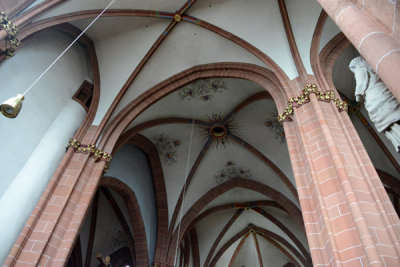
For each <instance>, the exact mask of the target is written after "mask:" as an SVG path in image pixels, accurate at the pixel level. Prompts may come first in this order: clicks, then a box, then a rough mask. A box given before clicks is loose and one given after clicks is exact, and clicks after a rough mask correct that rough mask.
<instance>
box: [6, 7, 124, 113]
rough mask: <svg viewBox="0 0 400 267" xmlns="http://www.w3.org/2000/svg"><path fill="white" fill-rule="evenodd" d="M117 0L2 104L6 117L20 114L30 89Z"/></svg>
mask: <svg viewBox="0 0 400 267" xmlns="http://www.w3.org/2000/svg"><path fill="white" fill-rule="evenodd" d="M115 1H116V0H112V1H111V2H110V3H109V4H108V5H107V6H106V7H105V8H104V9H103V11H101V12H100V14H99V15H97V17H96V18H95V19H94V20H93V21H92V22H91V23H90V24H89V25H88V26H87V27H86V28H85V29H84V30H83V31H82V32H81V33H80V34H79V35H78V37H76V38H75V40H74V41H72V43H71V44H70V45H69V46H68V47H67V48H66V49H65V50H64V51H63V52H62V53H61V54H60V55H59V56H58V57H57V58H56V59H55V60H54V61H53V63H51V64H50V66H48V67H47V69H46V70H45V71H43V73H42V74H40V76H39V77H38V78H37V79H36V80H35V81H34V82H33V83H32V84H31V85H30V86H29V87H28V89H26V91H25V92H24V93H23V94H18V95H17V96H15V97H11V98H9V99H7V100H6V101H4V102H3V103H2V104H1V105H0V112H1V114H3V115H4V116H5V117H7V118H10V119H14V118H16V117H17V116H18V114H19V112H20V111H21V108H22V101H23V100H24V98H25V95H26V94H27V93H28V92H29V90H30V89H31V88H32V87H33V86H34V85H35V84H36V83H37V82H38V81H39V80H40V79H41V78H42V77H43V76H44V75H45V74H46V73H47V71H49V69H50V68H51V67H53V65H54V64H55V63H56V62H57V61H58V60H59V59H60V58H61V57H62V56H63V55H64V54H65V53H66V52H67V51H68V49H70V47H71V46H72V45H73V44H74V43H75V42H76V41H78V39H79V38H80V37H81V36H82V35H83V34H84V33H85V32H86V31H87V30H88V29H89V28H90V26H92V25H93V23H95V22H96V20H97V19H98V18H100V16H101V15H103V13H104V12H105V11H106V10H107V9H108V8H109V7H110V6H111V5H112V4H113V3H114V2H115Z"/></svg>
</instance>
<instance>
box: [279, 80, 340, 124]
mask: <svg viewBox="0 0 400 267" xmlns="http://www.w3.org/2000/svg"><path fill="white" fill-rule="evenodd" d="M310 94H315V96H316V97H317V99H318V101H324V102H330V101H333V102H334V103H335V105H336V107H337V108H338V110H339V112H342V111H347V103H346V102H344V101H342V100H340V99H339V98H337V97H335V93H334V92H333V91H326V92H321V91H319V90H318V88H317V85H315V84H307V85H306V86H305V87H304V88H303V90H302V94H301V95H299V96H297V97H292V98H291V99H290V100H289V102H288V104H287V106H286V108H285V110H284V111H283V112H282V113H280V114H279V115H278V121H279V122H280V123H282V122H285V121H291V120H292V119H291V118H290V117H291V116H293V115H294V108H299V107H301V106H302V105H304V104H306V103H308V102H310Z"/></svg>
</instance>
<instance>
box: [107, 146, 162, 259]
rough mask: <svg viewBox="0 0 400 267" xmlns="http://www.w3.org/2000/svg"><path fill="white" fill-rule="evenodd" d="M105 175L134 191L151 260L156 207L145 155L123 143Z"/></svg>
mask: <svg viewBox="0 0 400 267" xmlns="http://www.w3.org/2000/svg"><path fill="white" fill-rule="evenodd" d="M107 175H108V176H111V177H114V178H118V179H120V180H121V181H122V182H124V183H125V184H127V185H128V186H129V187H130V188H131V189H132V191H134V193H135V195H136V198H137V200H138V203H139V206H140V211H141V213H142V218H143V223H144V226H145V231H146V238H147V244H148V247H149V262H150V263H151V262H153V258H154V251H155V245H156V238H157V209H156V203H155V195H154V188H153V180H152V177H151V170H150V166H149V163H148V161H147V157H146V155H145V154H144V153H143V151H141V150H140V149H138V148H137V147H135V146H132V145H129V144H128V145H124V146H123V147H122V148H121V149H120V150H119V151H118V152H117V153H116V155H115V156H114V158H113V160H112V162H111V165H110V170H109V172H108V173H107Z"/></svg>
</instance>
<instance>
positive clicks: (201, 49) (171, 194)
mask: <svg viewBox="0 0 400 267" xmlns="http://www.w3.org/2000/svg"><path fill="white" fill-rule="evenodd" d="M300 2H301V4H300ZM107 3H109V1H105V0H102V1H98V0H87V1H78V0H70V1H66V2H65V3H63V4H61V5H59V6H57V7H56V8H54V9H53V10H52V11H50V12H48V13H46V14H45V15H43V16H42V17H40V18H39V19H43V18H49V17H52V16H56V15H60V14H66V13H70V12H75V11H80V10H87V9H89V10H90V9H102V8H104V7H105V6H106V5H107ZM184 3H185V1H184V0H168V1H165V0H147V1H139V0H133V1H128V0H118V1H117V2H116V3H115V4H114V5H113V6H112V7H111V8H113V9H118V8H120V9H123V8H131V9H146V10H157V11H169V12H175V11H176V10H177V9H179V7H180V6H181V5H183V4H184ZM249 3H250V1H249V0H202V1H197V2H196V3H195V4H194V5H193V7H192V8H191V9H189V11H188V12H187V14H188V15H192V16H195V17H198V18H200V19H203V20H205V21H208V22H210V23H213V24H215V25H216V26H218V27H220V28H222V29H224V30H227V31H229V32H231V33H233V34H235V35H237V36H239V37H240V38H242V39H244V40H245V41H247V42H248V43H250V44H251V45H253V46H255V47H256V48H258V49H259V50H261V51H262V52H263V53H265V54H266V55H268V56H269V57H270V58H271V59H272V60H274V61H275V62H276V63H277V65H278V66H280V67H281V68H282V69H283V71H284V72H285V73H286V74H287V75H288V77H289V78H291V79H293V78H295V77H296V76H297V71H296V68H295V65H294V62H293V59H292V56H291V53H290V49H289V44H288V41H287V39H286V35H285V31H284V28H283V24H282V19H281V17H280V12H279V8H278V4H277V1H273V0H269V1H265V0H251V4H249ZM286 4H287V7H288V13H289V16H290V20H291V23H292V26H293V33H294V35H295V38H296V40H297V43H298V47H299V52H300V56H301V58H302V59H303V61H304V64H305V67H306V70H307V72H308V73H312V70H311V67H310V62H309V46H310V44H311V38H312V34H313V32H314V27H315V23H316V21H317V19H318V16H319V14H320V10H321V8H320V6H319V5H318V4H317V2H316V1H312V0H307V4H304V1H295V0H288V1H286ZM90 21H92V19H86V20H81V21H76V22H74V23H73V24H74V25H75V26H77V27H78V28H81V29H83V28H84V27H86V25H88V23H90ZM169 22H170V20H164V19H158V18H100V19H99V20H98V21H97V22H96V23H95V24H94V26H93V27H92V28H91V29H90V30H89V31H88V35H89V36H90V37H91V38H92V39H93V40H94V43H95V47H96V52H97V56H98V61H99V67H100V77H101V98H100V104H99V109H98V113H97V115H96V118H95V121H94V124H95V125H96V124H98V123H99V122H100V120H101V119H102V117H103V116H104V114H105V112H106V111H107V109H108V107H109V106H110V104H111V103H112V101H113V100H114V98H115V96H116V95H117V94H118V92H119V91H120V89H121V88H122V86H123V84H124V83H125V82H126V80H127V78H128V77H129V75H130V74H131V73H132V71H133V70H134V69H135V68H136V67H137V65H138V64H139V62H140V60H141V59H142V58H143V57H144V56H145V54H146V53H147V52H148V51H149V49H150V48H151V46H152V45H153V44H154V42H155V40H156V39H157V38H158V37H159V36H160V35H161V34H162V33H163V31H164V30H165V28H166V27H167V25H168V24H169ZM249 25H251V26H249ZM337 33H338V28H337V27H336V26H335V25H334V23H333V22H332V21H331V20H330V19H329V18H328V20H327V24H326V26H325V27H324V30H323V33H322V38H321V46H320V47H321V49H322V47H323V46H324V45H325V44H326V43H327V42H328V41H329V40H330V39H331V38H333V36H335V35H336V34H337ZM353 55H354V51H353V52H352V51H350V50H348V51H346V52H345V53H344V54H343V56H342V57H339V60H338V67H336V66H335V68H336V69H340V72H337V71H335V70H334V78H333V79H334V81H340V82H339V85H338V87H343V90H344V92H345V93H347V92H350V91H351V88H352V87H353V86H354V82H353V81H352V79H351V77H350V76H349V73H348V71H347V70H346V69H345V68H344V67H345V65H346V64H347V62H348V61H349V58H350V57H351V56H353ZM214 62H242V63H252V64H256V65H259V66H263V67H266V66H265V64H264V63H263V62H262V61H261V60H260V59H258V58H256V57H255V56H254V55H253V54H251V53H250V52H249V51H247V50H245V49H244V48H242V47H240V46H239V45H237V44H235V43H233V42H231V41H229V40H227V39H225V38H223V37H221V36H219V35H217V34H216V33H213V32H210V31H208V30H205V29H204V28H201V27H199V26H197V25H194V24H189V23H186V22H183V23H179V24H178V25H177V26H176V27H175V29H174V30H173V31H172V32H170V33H169V34H168V36H167V38H166V40H165V41H164V42H163V43H162V44H161V45H160V47H159V48H158V49H157V51H156V52H155V53H154V54H153V56H152V57H151V58H150V60H149V61H148V62H147V64H146V65H145V67H144V68H143V69H142V71H141V72H140V73H139V75H138V76H137V77H136V79H135V81H134V82H133V84H132V85H131V86H130V88H129V90H128V91H127V93H126V95H125V96H124V98H123V99H122V101H121V102H120V104H119V105H118V106H117V109H116V112H114V114H113V116H115V115H116V114H117V112H119V111H121V110H122V109H123V108H124V107H125V106H126V105H127V104H128V103H130V102H131V101H132V100H133V99H135V98H137V97H138V96H139V95H141V94H142V93H144V92H146V91H147V90H149V89H150V88H151V87H152V86H154V85H156V84H158V83H159V82H161V81H163V80H165V79H167V78H169V77H171V76H173V75H175V74H177V73H179V72H181V71H183V70H185V69H188V68H190V67H193V66H196V65H199V64H207V63H214ZM347 65H348V64H347ZM224 80H225V82H226V84H227V87H228V90H227V91H224V92H222V93H220V94H216V95H215V96H214V97H213V98H212V99H211V100H209V101H206V102H204V101H198V100H191V101H180V100H179V97H178V92H174V93H171V94H170V95H168V96H166V97H164V98H163V99H161V100H160V101H158V102H157V103H155V104H153V105H152V106H151V107H149V108H148V109H147V110H146V111H144V112H143V113H142V114H141V115H140V116H139V117H138V118H137V119H136V120H134V121H133V122H132V123H131V125H130V126H129V128H132V127H133V126H135V125H138V124H139V123H143V122H147V121H150V120H152V119H158V118H167V117H183V118H189V119H190V118H193V117H195V118H196V119H202V120H205V116H206V115H209V114H210V113H221V114H222V115H226V114H227V113H228V112H229V111H231V110H232V109H233V107H235V106H236V105H237V104H238V103H240V102H241V101H243V100H245V99H246V98H247V97H249V96H250V95H253V94H254V93H257V92H261V91H263V90H264V89H263V88H261V87H260V86H259V85H257V84H255V83H253V82H249V81H245V80H240V79H228V78H226V79H224ZM338 89H339V88H338ZM274 110H275V105H274V103H273V101H271V100H260V101H257V102H255V103H252V104H251V105H249V106H247V107H246V108H244V109H243V110H242V111H241V112H240V113H239V114H235V120H236V121H237V123H238V124H239V125H240V129H239V131H238V135H239V136H240V137H242V138H243V139H244V140H246V141H247V142H248V143H249V144H251V145H252V146H254V147H255V148H256V149H258V150H259V151H260V152H261V153H262V154H263V155H265V156H267V157H268V158H269V159H270V160H271V161H272V162H273V163H275V164H276V165H277V166H278V167H279V168H280V169H281V170H282V172H283V173H284V174H286V176H288V178H289V180H290V181H291V182H292V183H293V184H294V179H293V174H292V170H291V167H290V160H289V155H288V152H287V146H286V144H280V143H279V141H278V140H277V139H276V138H275V134H274V133H273V132H272V131H271V130H270V129H268V128H266V127H265V125H264V121H265V120H266V119H268V118H270V117H271V115H272V113H273V111H274ZM355 124H356V123H355ZM356 127H358V126H357V124H356ZM191 130H192V127H191V125H189V124H168V125H161V126H156V127H152V128H149V129H147V130H144V131H142V132H141V134H143V135H144V136H146V137H147V138H149V139H150V140H152V139H153V137H154V136H157V135H160V134H166V135H168V136H170V137H172V138H173V139H176V140H179V141H180V145H179V146H178V147H177V150H176V153H177V159H176V162H175V163H173V164H171V165H169V164H167V163H165V162H164V161H163V160H162V161H161V162H162V167H163V172H164V176H165V182H166V191H167V198H168V209H169V218H171V216H172V214H173V211H174V208H175V205H176V202H177V199H178V197H179V194H180V192H181V189H182V187H183V184H184V180H185V177H186V172H187V171H186V166H187V163H188V161H189V164H188V166H189V170H190V167H191V166H192V165H193V163H194V161H195V159H196V157H197V155H198V154H199V153H200V151H201V149H202V147H203V145H204V143H205V141H204V140H202V138H200V137H199V136H198V133H196V132H195V133H194V135H193V139H192V143H191V144H190V140H191V138H190V136H191ZM197 130H198V129H197ZM360 135H361V136H363V134H360ZM362 138H363V137H362ZM369 144H372V142H370V141H368V145H366V146H367V150H371V151H372V152H374V151H376V149H377V148H376V147H373V148H371V149H369V148H368V147H369ZM189 146H191V149H190V155H189ZM380 153H381V152H380ZM375 155H382V153H381V154H379V153H376V154H375ZM229 160H231V161H234V162H236V163H237V164H238V165H240V166H243V167H245V168H248V169H249V170H250V172H251V173H252V179H253V180H256V181H258V182H260V183H263V184H266V185H269V186H270V187H272V188H274V189H276V190H278V191H280V192H282V193H283V194H284V195H285V196H286V197H288V198H289V199H290V200H291V201H293V202H294V203H295V204H296V205H298V202H297V201H296V200H295V198H294V197H293V196H292V195H291V193H290V191H289V190H288V189H287V187H286V186H285V185H284V184H283V183H282V182H281V181H280V180H279V178H278V176H277V175H276V174H274V173H273V172H272V171H271V169H270V168H269V167H268V166H267V165H266V164H265V163H263V162H261V161H260V160H259V159H258V158H256V157H255V156H254V155H252V154H251V153H250V152H249V151H247V150H245V149H244V148H243V147H241V146H240V145H237V144H236V143H233V144H229V145H227V146H226V147H225V148H219V149H216V147H215V144H213V145H211V147H210V149H209V151H208V152H207V153H206V155H205V157H204V159H203V160H202V162H201V163H200V165H199V168H198V170H197V171H196V173H195V175H194V177H193V181H192V183H191V185H190V186H189V188H188V191H187V194H186V197H185V202H184V204H183V212H184V213H185V212H186V211H187V210H188V209H189V208H190V207H191V206H192V205H193V204H194V203H195V202H196V201H197V200H198V199H199V198H200V197H201V196H202V195H204V194H205V193H206V192H207V191H208V190H210V189H212V188H213V187H215V186H216V183H215V179H214V175H215V173H216V172H217V171H218V170H220V169H221V168H222V167H223V165H224V164H225V163H226V162H227V161H229ZM373 160H374V163H375V162H377V164H380V165H379V166H382V168H386V169H385V170H389V172H390V173H392V174H393V173H394V172H393V168H392V169H390V166H389V167H388V164H387V163H384V161H385V160H384V159H382V156H379V157H378V159H373ZM254 200H269V198H267V197H266V196H264V195H262V194H259V193H256V192H254V191H251V190H247V189H240V188H236V189H233V190H230V191H228V192H226V193H224V194H222V195H221V196H219V197H218V198H217V199H215V200H214V201H212V202H211V203H209V204H208V205H207V207H206V208H209V207H214V206H217V205H221V204H226V203H233V202H243V201H254ZM206 208H205V209H206ZM205 209H204V210H205ZM265 209H266V210H267V209H268V210H269V211H270V212H271V213H273V214H274V216H276V217H277V218H279V219H280V220H282V222H283V223H284V224H285V225H287V226H290V229H291V230H293V232H294V233H295V234H296V236H297V237H298V238H299V239H300V240H301V241H302V242H303V244H304V245H305V246H306V244H305V236H304V234H303V233H302V229H300V227H299V226H298V225H297V224H296V222H295V221H294V220H293V218H291V217H290V216H288V215H287V214H286V213H284V212H283V211H280V210H277V209H276V208H265ZM232 214H233V212H232V211H226V212H221V213H218V214H214V215H212V216H210V217H208V218H207V219H206V220H204V221H201V222H200V223H199V224H198V225H197V226H196V228H197V229H198V232H199V245H200V247H201V248H200V253H201V255H203V256H201V261H204V254H205V255H206V254H207V253H208V250H207V248H208V249H209V247H210V246H211V244H212V241H210V240H211V237H213V236H216V235H218V233H219V231H220V229H222V227H223V226H224V224H225V223H226V221H227V220H229V218H230V217H231V216H232ZM249 223H253V224H256V225H258V226H261V227H264V228H266V229H268V228H269V229H271V230H273V231H275V232H279V231H280V230H278V229H276V227H275V228H274V226H273V225H272V224H271V223H270V222H269V221H268V220H266V219H264V218H260V215H258V214H256V213H254V212H253V211H244V213H243V214H242V215H241V217H240V218H239V219H238V220H237V222H236V223H235V225H234V227H231V229H229V231H228V232H227V234H226V236H225V237H224V238H223V240H222V241H221V243H220V245H219V246H218V248H219V247H220V246H222V244H223V243H224V242H226V241H227V240H228V239H229V238H230V237H231V236H233V235H234V234H236V233H237V232H235V231H234V230H237V229H243V228H244V227H246V226H247V225H248V224H249ZM210 229H212V230H210ZM207 231H208V232H207ZM208 237H210V238H208ZM286 238H287V237H286ZM249 241H251V242H249ZM210 242H211V243H210ZM259 242H260V247H262V250H263V251H264V250H266V251H268V253H270V254H264V258H265V259H264V258H263V261H264V266H273V265H272V264H273V263H276V262H275V261H274V262H273V263H271V261H270V260H269V259H270V257H276V258H277V259H279V260H280V261H281V262H280V263H279V264H280V265H283V264H284V263H286V262H287V261H288V260H287V259H286V258H285V256H283V254H282V253H280V252H279V251H274V250H273V249H271V248H270V245H269V243H267V242H265V241H264V240H263V239H262V238H259ZM237 244H238V242H235V243H234V244H233V245H232V246H231V247H230V248H229V249H228V251H227V252H226V253H225V254H224V255H223V257H222V258H221V260H220V261H219V262H218V266H226V265H227V262H228V263H229V260H230V257H231V255H232V253H233V250H234V248H236V246H237ZM218 248H217V249H218ZM254 252H255V249H254V245H253V242H252V240H251V239H249V240H247V241H246V243H245V245H244V246H243V249H242V250H241V252H240V253H239V255H238V257H237V259H236V261H235V264H234V266H253V265H252V264H256V263H257V257H256V256H254V255H255V254H254ZM274 253H275V254H274ZM226 255H228V256H226ZM249 259H250V260H252V261H253V262H249ZM246 260H247V261H246ZM281 263H282V264H281ZM268 264H269V265H268Z"/></svg>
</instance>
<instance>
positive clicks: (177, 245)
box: [175, 115, 194, 266]
mask: <svg viewBox="0 0 400 267" xmlns="http://www.w3.org/2000/svg"><path fill="white" fill-rule="evenodd" d="M193 128H194V115H193V117H192V129H191V133H190V142H189V152H188V157H187V161H186V173H185V182H184V184H183V196H182V204H181V207H180V214H179V223H178V237H177V239H176V249H175V266H177V261H178V247H179V236H180V234H181V224H182V222H181V220H182V212H183V204H184V203H185V195H186V181H187V178H188V173H189V161H190V152H191V150H192V140H193ZM181 253H182V252H181Z"/></svg>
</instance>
